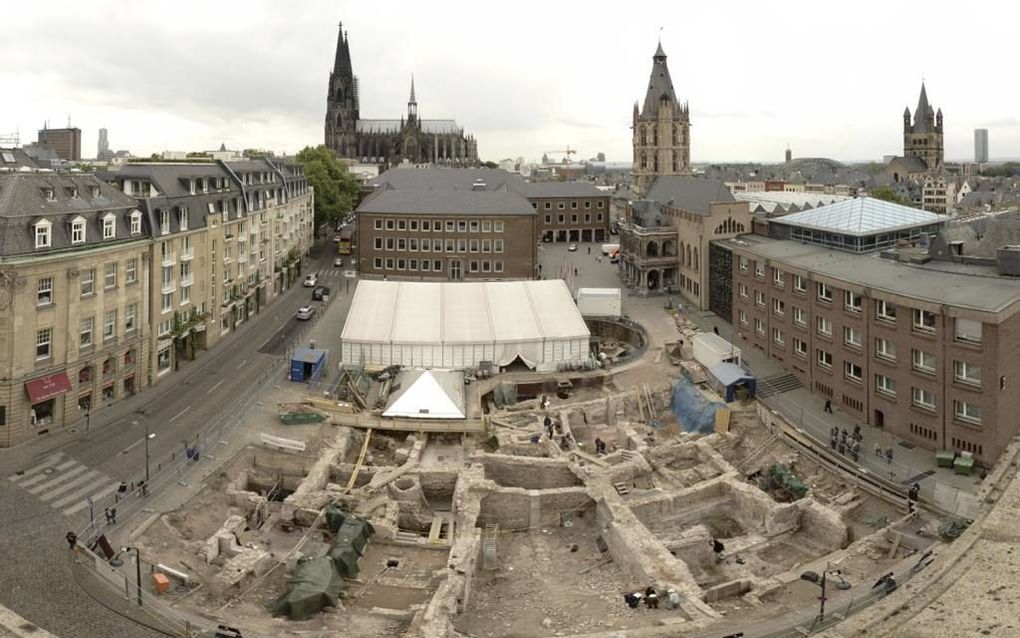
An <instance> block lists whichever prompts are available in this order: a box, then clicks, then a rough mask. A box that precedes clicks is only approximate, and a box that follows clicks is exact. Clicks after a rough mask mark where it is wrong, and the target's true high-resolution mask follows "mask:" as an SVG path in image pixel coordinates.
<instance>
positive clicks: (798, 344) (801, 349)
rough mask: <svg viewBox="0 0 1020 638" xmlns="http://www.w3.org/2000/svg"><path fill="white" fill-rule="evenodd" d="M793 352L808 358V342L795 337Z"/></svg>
mask: <svg viewBox="0 0 1020 638" xmlns="http://www.w3.org/2000/svg"><path fill="white" fill-rule="evenodd" d="M793 353H794V354H795V355H797V356H798V357H801V358H802V359H804V358H807V342H806V341H803V340H801V339H797V338H794V340H793Z"/></svg>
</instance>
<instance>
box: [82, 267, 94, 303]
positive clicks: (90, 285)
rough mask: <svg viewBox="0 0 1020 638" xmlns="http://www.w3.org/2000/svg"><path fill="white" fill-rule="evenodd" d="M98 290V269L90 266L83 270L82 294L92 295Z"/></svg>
mask: <svg viewBox="0 0 1020 638" xmlns="http://www.w3.org/2000/svg"><path fill="white" fill-rule="evenodd" d="M95 291H96V271H95V269H94V268H88V269H86V270H83V271H81V294H82V296H83V297H84V296H85V295H91V294H92V293H94V292H95Z"/></svg>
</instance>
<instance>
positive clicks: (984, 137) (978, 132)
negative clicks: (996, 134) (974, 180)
mask: <svg viewBox="0 0 1020 638" xmlns="http://www.w3.org/2000/svg"><path fill="white" fill-rule="evenodd" d="M987 161H988V129H986V128H976V129H974V162H975V163H977V164H984V163H985V162H987Z"/></svg>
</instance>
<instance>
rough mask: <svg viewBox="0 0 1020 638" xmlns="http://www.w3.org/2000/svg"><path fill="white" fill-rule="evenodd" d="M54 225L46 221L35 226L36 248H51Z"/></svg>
mask: <svg viewBox="0 0 1020 638" xmlns="http://www.w3.org/2000/svg"><path fill="white" fill-rule="evenodd" d="M52 226H53V224H52V223H51V222H48V221H46V220H45V219H44V220H42V221H39V222H36V224H35V247H36V248H49V247H50V241H51V235H50V231H51V230H52Z"/></svg>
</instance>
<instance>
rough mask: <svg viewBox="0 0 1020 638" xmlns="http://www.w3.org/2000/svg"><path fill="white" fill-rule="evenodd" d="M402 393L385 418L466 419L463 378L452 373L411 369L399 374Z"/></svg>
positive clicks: (461, 374) (398, 378)
mask: <svg viewBox="0 0 1020 638" xmlns="http://www.w3.org/2000/svg"><path fill="white" fill-rule="evenodd" d="M397 382H398V383H399V384H400V387H401V389H400V391H399V392H397V393H396V394H395V395H394V396H393V398H392V399H391V400H390V405H389V407H387V408H386V410H385V411H384V412H383V416H398V417H411V418H416V419H463V418H464V375H463V373H461V372H456V371H452V370H409V371H403V372H401V373H400V374H398V375H397Z"/></svg>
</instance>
